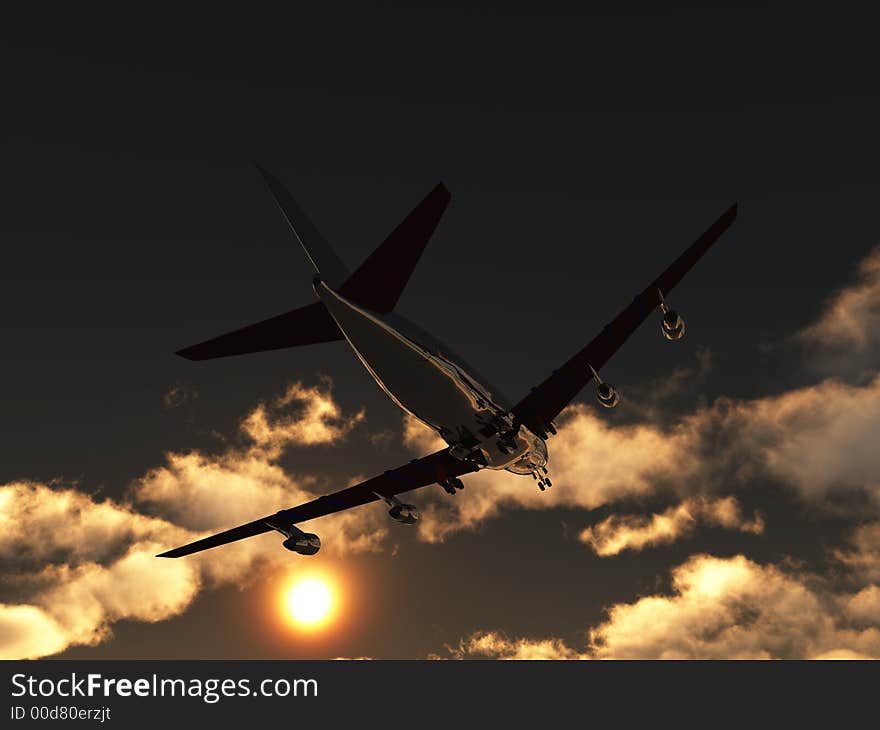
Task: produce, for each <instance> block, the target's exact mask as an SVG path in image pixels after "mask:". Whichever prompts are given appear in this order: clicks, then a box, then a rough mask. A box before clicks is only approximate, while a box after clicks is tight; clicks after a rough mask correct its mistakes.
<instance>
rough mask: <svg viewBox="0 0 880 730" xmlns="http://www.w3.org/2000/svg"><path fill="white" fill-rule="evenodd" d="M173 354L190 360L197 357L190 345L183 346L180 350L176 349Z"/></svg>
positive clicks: (192, 360) (194, 359) (193, 360)
mask: <svg viewBox="0 0 880 730" xmlns="http://www.w3.org/2000/svg"><path fill="white" fill-rule="evenodd" d="M174 354H175V355H177V356H178V357H182V358H183V359H184V360H189V361H190V362H195V361H196V360H198V359H199V358H198V357H197V356H196V354H195V352H194V351H193V348H192V347H184V348H183V349H182V350H176V351H175V352H174Z"/></svg>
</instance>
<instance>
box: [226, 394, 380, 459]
mask: <svg viewBox="0 0 880 730" xmlns="http://www.w3.org/2000/svg"><path fill="white" fill-rule="evenodd" d="M322 385H323V387H321V386H311V387H307V386H304V385H302V383H293V384H292V385H290V386H288V388H287V390H286V391H285V392H284V393H283V394H281V395H280V396H278V397H277V398H275V399H274V400H273V401H271V402H269V403H260V404H259V405H258V406H257V407H256V408H255V409H254V410H253V411H251V413H250V414H249V415H248V416H247V417H246V418H245V419H244V421H242V424H241V428H242V430H243V431H244V433H245V434H246V435H247V436H248V437H249V438H250V439H251V441H253V443H254V448H256V449H259V450H260V451H263V452H264V453H265V455H266V456H267V458H273V459H274V458H278V456H280V455H281V453H282V451H283V450H284V449H285V448H286V447H288V446H291V445H295V446H314V445H316V444H329V443H336V442H338V441H340V440H342V439H344V438H345V437H346V436H347V435H348V433H349V431H351V429H353V428H354V427H355V426H356V425H357V424H359V423H361V422H362V421H363V420H364V411H363V410H361V411H359V412H358V413H356V414H354V415H352V416H343V415H342V411H341V409H340V408H339V406H338V405H337V404H336V402H335V401H334V400H333V397H332V392H331V383H330V381H329V380H328V379H325V380H324V381H322ZM291 406H294V412H293V413H290V407H291Z"/></svg>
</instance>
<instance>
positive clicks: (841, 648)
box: [451, 555, 880, 659]
mask: <svg viewBox="0 0 880 730" xmlns="http://www.w3.org/2000/svg"><path fill="white" fill-rule="evenodd" d="M876 590H877V589H876V586H873V587H869V588H866V589H863V590H861V591H859V592H857V593H855V594H844V595H838V594H836V593H834V592H833V591H832V590H831V589H830V588H829V587H828V585H827V584H825V583H823V582H822V581H820V580H819V579H817V578H815V577H813V576H810V575H807V574H798V573H793V572H789V571H787V570H785V569H783V568H780V567H778V566H774V565H759V564H758V563H755V562H753V561H751V560H749V559H748V558H746V557H745V556H743V555H737V556H734V557H731V558H719V557H714V556H711V555H694V556H691V557H690V558H689V559H688V560H687V561H686V562H685V563H683V564H682V565H679V566H678V567H676V568H674V569H673V571H672V591H671V592H670V593H669V594H657V595H649V596H644V597H642V598H639V599H637V600H635V601H634V602H632V603H618V604H615V605H613V606H611V607H610V608H609V609H608V613H607V616H608V618H607V620H606V621H604V622H602V623H600V624H598V625H596V626H594V627H592V628H590V629H589V630H588V631H587V637H588V641H587V644H586V647H585V648H584V649H583V650H582V651H578V650H576V649H573V648H571V647H569V646H568V645H566V644H565V642H563V641H561V640H560V639H555V638H549V639H548V638H544V639H533V638H522V639H510V638H507V637H505V636H503V635H501V634H499V633H497V632H493V631H484V632H478V633H477V634H475V635H473V636H471V637H469V638H467V639H465V640H463V641H462V642H461V643H460V644H459V646H458V647H456V648H455V649H453V650H451V653H452V655H453V656H457V657H460V658H467V657H471V656H490V657H493V658H499V659H526V658H546V659H773V658H781V659H807V658H824V659H831V658H838V659H840V658H880V613H878V612H877V611H875V610H874V601H875V600H876ZM840 603H844V604H847V605H848V606H851V607H852V608H851V610H850V611H849V612H847V611H840V610H838V608H837V607H838V605H839V604H840Z"/></svg>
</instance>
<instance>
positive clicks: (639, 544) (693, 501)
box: [578, 497, 764, 557]
mask: <svg viewBox="0 0 880 730" xmlns="http://www.w3.org/2000/svg"><path fill="white" fill-rule="evenodd" d="M700 522H702V523H705V524H709V525H717V526H719V527H725V528H727V529H729V530H739V531H741V532H750V533H752V534H755V535H758V534H760V533H762V532H763V531H764V520H763V518H762V517H761V516H760V515H758V514H756V515H755V516H754V517H753V518H751V519H748V518H746V517H744V516H743V514H742V510H741V509H740V506H739V503H738V502H737V501H736V499H735V498H734V497H721V498H718V499H710V498H707V497H692V498H690V499H686V500H684V501H683V502H681V503H680V504H678V505H675V506H673V507H670V508H669V509H667V510H665V511H663V512H661V513H659V514H653V515H650V516H648V517H644V516H641V515H638V516H637V515H622V516H621V515H611V516H610V517H608V518H606V519H605V520H603V521H602V522H600V523H598V524H596V525H593V526H592V527H587V528H586V529H585V530H583V531H582V532H581V533H580V535H579V536H578V539H579V540H580V541H581V542H584V543H586V544H588V545H589V546H590V547H592V548H593V550H594V551H595V553H596V554H597V555H601V556H603V557H605V556H609V555H617V554H618V553H620V552H622V551H623V550H642V549H644V548H645V547H648V546H653V545H665V544H668V543H671V542H674V541H675V540H677V539H679V538H680V537H682V536H683V535H687V534H690V533H691V532H693V531H694V529H695V528H696V526H697V524H698V523H700Z"/></svg>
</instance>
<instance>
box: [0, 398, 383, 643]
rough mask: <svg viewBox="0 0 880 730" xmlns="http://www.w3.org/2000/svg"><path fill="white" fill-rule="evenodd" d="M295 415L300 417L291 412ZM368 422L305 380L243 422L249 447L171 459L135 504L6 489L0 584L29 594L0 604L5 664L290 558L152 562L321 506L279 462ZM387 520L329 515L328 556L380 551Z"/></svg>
mask: <svg viewBox="0 0 880 730" xmlns="http://www.w3.org/2000/svg"><path fill="white" fill-rule="evenodd" d="M286 407H292V408H293V409H294V415H285V414H284V413H282V410H283V409H284V408H286ZM255 414H257V415H255ZM362 419H363V413H358V414H355V415H354V416H350V417H347V416H344V415H343V414H342V412H341V410H340V409H339V408H338V406H336V404H335V403H334V402H333V401H332V397H331V394H330V388H329V383H324V384H323V387H315V388H306V387H303V386H301V385H300V384H298V383H297V384H294V385H293V386H291V387H290V388H288V390H287V391H286V392H285V393H284V394H283V395H282V396H281V397H279V398H277V399H275V400H274V401H273V402H272V403H271V405H270V406H266V405H265V404H260V405H259V406H258V407H257V408H256V409H255V410H254V411H252V412H251V413H250V414H248V416H247V417H246V418H245V419H244V421H243V423H242V428H243V430H244V432H245V433H246V434H247V435H248V437H249V438H250V440H251V441H252V442H253V443H252V444H251V445H249V446H247V447H244V448H234V447H232V448H228V449H227V450H226V451H225V452H223V453H221V454H219V455H208V454H204V453H201V452H197V451H193V452H190V453H187V454H178V453H169V454H167V455H166V463H165V465H163V466H161V467H158V468H156V469H153V470H151V471H149V472H148V473H147V474H146V475H144V476H143V477H142V478H140V479H138V480H137V481H136V482H135V483H134V485H133V486H132V488H131V490H130V494H129V499H128V501H125V502H120V501H115V500H110V499H105V500H99V499H96V498H94V497H93V496H90V495H88V494H85V493H84V492H82V491H80V490H78V489H73V488H70V487H66V488H65V487H58V486H54V487H53V486H49V485H44V484H38V483H33V482H13V483H10V484H5V485H2V486H0V550H2V552H3V554H4V555H5V556H9V559H8V560H6V561H5V563H4V569H3V575H2V576H0V577H2V580H3V582H4V583H6V584H8V585H11V586H13V587H14V588H15V591H16V593H17V594H18V595H19V596H20V597H21V598H20V601H19V602H18V603H16V604H0V657H2V658H35V657H40V656H47V655H50V654H55V653H58V652H60V651H63V650H64V649H66V648H67V647H69V646H71V645H77V644H96V643H99V642H101V641H104V640H106V639H107V638H108V637H109V636H110V635H111V627H112V625H113V623H115V622H117V621H120V620H131V621H145V622H155V621H163V620H166V619H168V618H170V617H172V616H175V615H178V614H180V613H181V612H183V611H184V610H186V608H187V607H188V606H189V605H190V603H191V602H192V601H193V599H194V598H195V596H196V595H197V594H198V592H199V591H200V590H201V589H202V588H203V587H204V586H206V585H217V584H221V583H224V582H233V581H234V582H241V581H243V580H246V579H247V578H248V577H249V576H252V575H253V574H254V571H255V569H256V568H258V567H260V566H267V565H272V564H282V563H286V562H289V559H290V555H289V554H287V553H286V552H284V551H281V550H278V549H277V545H273V546H272V547H273V548H275V549H270V550H267V549H266V547H267V546H266V541H267V540H268V539H270V538H271V536H270V535H266V536H260V537H257V538H253V539H251V540H245V541H242V542H241V543H237V544H235V545H230V546H227V547H225V548H224V549H223V551H222V552H217V551H207V552H204V553H199V554H197V555H194V556H192V557H191V558H188V559H186V560H157V559H156V558H155V555H156V554H157V553H158V552H161V551H162V550H164V549H167V548H169V547H173V546H175V545H180V544H183V543H186V542H190V541H192V540H195V539H198V538H199V537H202V536H204V535H206V534H209V533H210V532H213V531H216V530H219V529H224V528H226V527H229V526H231V525H234V524H239V523H241V522H244V521H246V520H247V519H253V518H255V517H259V516H262V515H265V514H269V513H271V512H274V511H276V510H278V509H281V508H283V507H288V506H290V505H291V504H295V503H298V502H302V501H307V500H309V499H313V498H314V497H315V496H316V494H315V493H314V492H313V491H310V490H309V488H308V487H310V486H313V485H314V484H315V482H316V480H315V478H314V477H309V476H302V477H300V478H298V479H293V478H292V477H291V476H289V475H288V474H286V473H285V471H284V470H283V469H281V468H280V467H279V466H278V465H277V464H275V463H273V461H272V459H274V458H276V457H277V456H278V455H280V453H281V451H282V450H283V449H284V448H285V447H287V446H289V445H304V444H306V445H311V444H316V443H321V444H327V443H333V442H335V441H337V440H339V439H342V438H344V436H345V435H346V434H347V433H348V431H349V430H350V429H351V428H353V427H354V425H356V424H357V423H359V422H360V421H361V420H362ZM147 512H149V513H150V514H147ZM251 515H252V517H251ZM386 522H387V520H386V519H385V516H384V513H381V514H380V513H379V512H377V511H376V510H369V509H364V510H355V511H351V512H346V513H343V514H338V515H332V516H330V517H328V518H326V519H325V520H324V521H323V524H324V525H325V527H326V529H329V530H331V531H332V532H333V535H334V539H333V540H332V541H330V542H329V543H328V545H327V546H326V549H327V550H328V551H329V552H331V553H336V554H344V553H346V552H363V551H370V550H376V549H379V548H380V547H381V545H382V543H383V541H384V540H385V538H386V536H387V525H386Z"/></svg>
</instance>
